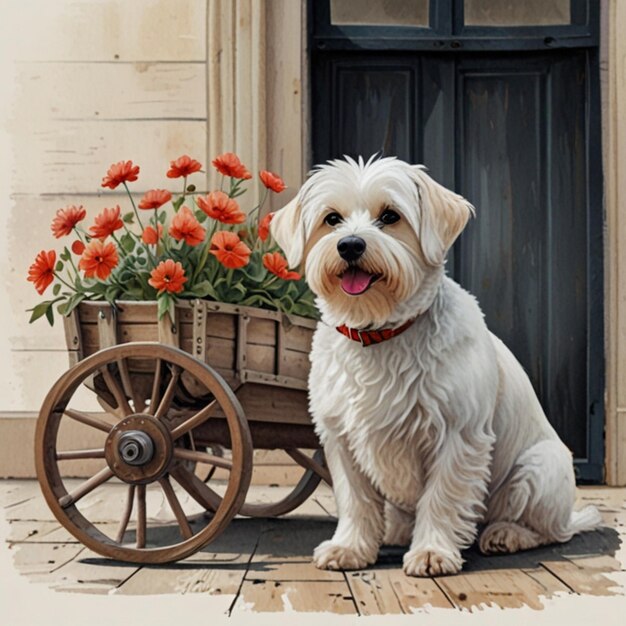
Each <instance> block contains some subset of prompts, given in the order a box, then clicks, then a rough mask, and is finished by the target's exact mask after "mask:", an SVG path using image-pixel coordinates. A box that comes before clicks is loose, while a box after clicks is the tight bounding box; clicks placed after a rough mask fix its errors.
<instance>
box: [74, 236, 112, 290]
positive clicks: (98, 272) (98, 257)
mask: <svg viewBox="0 0 626 626" xmlns="http://www.w3.org/2000/svg"><path fill="white" fill-rule="evenodd" d="M118 261H119V258H118V256H117V250H116V249H115V246H114V245H113V244H112V243H103V242H102V241H100V240H99V239H94V240H93V241H91V242H90V243H88V244H87V246H86V247H85V252H83V256H82V257H81V258H80V261H79V262H78V267H79V268H80V269H81V270H85V278H93V277H94V276H96V277H98V278H99V279H100V280H104V279H105V278H107V276H108V275H109V274H110V273H111V271H112V270H113V268H114V267H115V266H116V265H117V263H118Z"/></svg>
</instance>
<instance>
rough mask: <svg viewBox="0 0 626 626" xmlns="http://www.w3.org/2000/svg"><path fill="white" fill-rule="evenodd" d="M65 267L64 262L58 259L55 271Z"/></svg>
mask: <svg viewBox="0 0 626 626" xmlns="http://www.w3.org/2000/svg"><path fill="white" fill-rule="evenodd" d="M62 269H63V262H62V261H57V264H56V265H55V266H54V271H55V272H60V271H61V270H62Z"/></svg>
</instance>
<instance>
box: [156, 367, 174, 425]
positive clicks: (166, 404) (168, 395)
mask: <svg viewBox="0 0 626 626" xmlns="http://www.w3.org/2000/svg"><path fill="white" fill-rule="evenodd" d="M179 378H180V367H177V366H176V365H174V366H173V367H172V378H171V379H170V382H169V383H168V385H167V389H166V390H165V393H164V394H163V399H162V400H161V402H160V404H159V408H158V409H157V410H156V412H155V413H154V417H156V418H157V419H161V418H162V417H163V416H164V415H165V414H166V413H167V409H169V408H170V404H171V403H172V398H173V397H174V392H175V391H176V385H177V384H178V379H179Z"/></svg>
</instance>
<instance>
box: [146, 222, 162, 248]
mask: <svg viewBox="0 0 626 626" xmlns="http://www.w3.org/2000/svg"><path fill="white" fill-rule="evenodd" d="M157 231H158V232H157ZM162 236H163V226H161V224H158V225H157V230H154V228H153V227H152V226H146V227H145V228H144V229H143V233H141V241H143V242H144V243H147V244H150V245H154V244H156V243H158V242H159V239H161V237H162Z"/></svg>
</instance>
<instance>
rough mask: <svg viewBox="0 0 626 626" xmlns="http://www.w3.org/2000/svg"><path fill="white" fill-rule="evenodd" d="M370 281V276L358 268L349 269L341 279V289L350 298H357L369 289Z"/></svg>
mask: <svg viewBox="0 0 626 626" xmlns="http://www.w3.org/2000/svg"><path fill="white" fill-rule="evenodd" d="M371 280H372V275H371V274H368V273H367V272H364V271H363V270H362V269H359V268H358V267H350V268H348V269H347V270H346V271H345V272H344V273H343V276H342V277H341V288H342V289H343V290H344V291H345V292H346V293H348V294H350V295H351V296H358V295H359V294H360V293H363V292H364V291H365V290H366V289H367V288H368V287H369V284H370V281H371Z"/></svg>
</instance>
